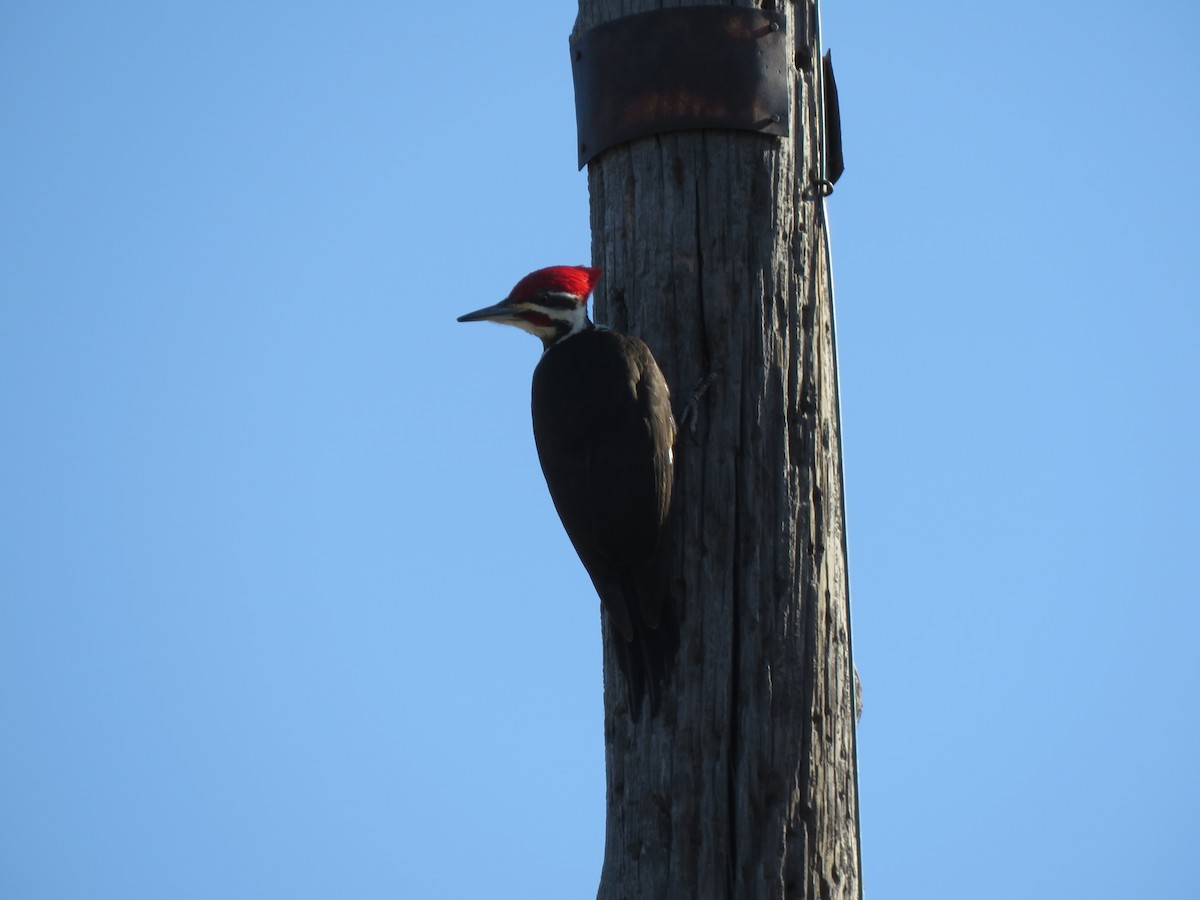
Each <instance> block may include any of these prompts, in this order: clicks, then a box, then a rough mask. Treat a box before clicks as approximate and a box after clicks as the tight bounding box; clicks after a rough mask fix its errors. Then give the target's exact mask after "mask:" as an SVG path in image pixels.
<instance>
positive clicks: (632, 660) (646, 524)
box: [458, 266, 677, 716]
mask: <svg viewBox="0 0 1200 900" xmlns="http://www.w3.org/2000/svg"><path fill="white" fill-rule="evenodd" d="M599 275H600V270H599V269H592V268H587V267H585V266H552V267H550V268H548V269H539V270H538V271H536V272H533V273H531V274H529V275H526V276H525V277H524V278H522V279H521V280H520V281H518V282H517V284H516V287H514V288H513V289H512V291H511V292H510V293H509V295H508V296H507V297H506V298H505V299H504V300H501V301H500V302H499V303H497V304H496V305H494V306H488V307H485V308H484V309H478V310H476V311H475V312H470V313H467V314H466V315H464V316H459V319H458V321H460V322H477V321H490V322H500V323H503V324H505V325H515V326H517V327H518V328H521V329H523V330H525V331H528V332H530V333H531V334H534V335H536V336H537V337H539V338H541V340H542V345H543V348H544V350H543V353H542V358H541V360H540V361H539V362H538V364H537V368H535V369H534V371H533V436H534V440H535V442H536V443H537V450H538V458H539V459H540V460H541V463H542V472H543V473H544V474H545V476H546V484H547V485H548V486H549V488H550V496H551V498H552V499H553V500H554V506H555V508H556V509H557V510H558V515H559V518H561V519H562V523H563V527H564V528H566V531H567V536H568V537H570V539H571V543H572V544H574V546H575V551H576V552H577V553H578V554H579V559H580V560H581V561H582V562H583V565H584V568H585V569H587V572H588V574H589V575H590V576H591V578H592V583H593V584H594V585H595V586H596V592H597V593H598V594H599V595H600V602H601V605H602V606H603V607H604V609H605V611H606V612H607V613H608V621H609V623H610V624H611V625H612V627H613V629H614V630H615V631H616V634H617V636H618V637H617V640H616V644H617V659H618V661H619V664H620V666H621V668H622V670H623V671H624V674H625V680H626V683H627V685H628V686H629V693H630V704H631V712H633V714H634V715H635V716H636V715H637V713H638V711H639V709H640V705H641V697H642V696H643V694H644V692H645V690H646V689H648V690H649V694H650V700H651V707H652V709H653V708H656V707H657V706H658V695H659V685H660V682H661V680H662V678H663V676H664V674H665V672H666V668H667V666H668V665H669V664H670V662H671V659H672V657H673V655H674V652H675V646H676V642H677V634H676V631H675V629H676V624H675V621H674V616H673V610H672V608H671V607H672V604H670V603H669V602H668V601H667V597H666V594H667V589H666V577H665V573H664V569H663V566H662V563H661V559H660V558H659V557H660V554H658V553H657V551H658V549H659V541H660V537H661V535H662V531H663V526H664V525H665V523H666V520H667V513H668V511H669V509H670V505H671V483H672V480H673V458H672V452H671V447H672V444H673V443H674V440H675V419H674V417H673V416H672V414H671V398H670V393H669V392H668V390H667V382H666V379H664V378H663V374H662V371H661V370H660V369H659V367H658V363H656V362H655V361H654V356H653V355H652V354H651V353H650V348H649V347H647V346H646V345H645V344H644V343H643V342H642V341H640V340H638V339H637V338H635V337H631V336H629V335H624V334H618V333H617V332H615V331H610V330H608V329H607V328H599V327H597V326H595V325H593V324H592V322H591V320H590V319H589V318H588V315H587V298H588V295H589V294H590V293H591V291H592V287H593V286H594V285H595V283H596V279H597V278H598V277H599Z"/></svg>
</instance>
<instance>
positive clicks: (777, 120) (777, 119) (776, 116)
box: [771, 113, 783, 125]
mask: <svg viewBox="0 0 1200 900" xmlns="http://www.w3.org/2000/svg"><path fill="white" fill-rule="evenodd" d="M771 121H772V122H774V123H775V124H776V125H778V124H779V123H780V122H782V121H783V116H781V115H780V114H779V113H772V114H771Z"/></svg>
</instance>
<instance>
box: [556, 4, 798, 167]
mask: <svg viewBox="0 0 1200 900" xmlns="http://www.w3.org/2000/svg"><path fill="white" fill-rule="evenodd" d="M784 23H785V20H784V17H783V15H782V14H781V13H778V12H770V11H766V10H760V9H747V8H745V7H734V6H683V7H675V8H673V9H663V10H658V11H655V12H647V13H639V14H637V15H633V16H624V17H622V18H619V19H614V20H612V21H611V22H606V23H604V24H603V25H597V26H596V27H595V28H591V29H589V30H587V31H585V32H584V33H583V34H581V35H580V36H579V37H578V38H576V39H575V40H574V41H572V43H571V70H572V74H573V75H574V77H575V119H576V124H577V127H578V133H579V168H581V169H582V168H583V167H584V166H585V165H587V163H588V162H589V161H590V160H592V159H594V158H595V157H596V156H597V155H598V154H600V153H603V152H604V151H605V150H607V149H609V148H610V147H613V146H615V145H617V144H621V143H624V142H625V141H631V140H633V139H634V138H639V137H646V136H648V135H652V134H661V133H663V132H666V131H684V130H690V129H695V128H731V129H737V130H742V131H756V132H758V133H760V134H772V135H786V134H788V112H789V102H788V71H787V52H786V51H787V46H786V44H785V43H784V30H783V29H784Z"/></svg>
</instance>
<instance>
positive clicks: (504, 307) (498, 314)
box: [458, 300, 514, 322]
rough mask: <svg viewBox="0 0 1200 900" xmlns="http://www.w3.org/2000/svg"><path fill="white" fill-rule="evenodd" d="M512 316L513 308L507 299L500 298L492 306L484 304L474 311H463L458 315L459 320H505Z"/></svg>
mask: <svg viewBox="0 0 1200 900" xmlns="http://www.w3.org/2000/svg"><path fill="white" fill-rule="evenodd" d="M512 318H514V314H513V308H512V307H511V306H509V305H508V301H507V300H501V301H500V302H499V303H497V304H495V305H493V306H485V307H484V308H483V309H477V310H475V312H469V313H465V314H464V315H461V316H459V317H458V321H460V322H489V321H490V322H505V321H507V320H509V319H512Z"/></svg>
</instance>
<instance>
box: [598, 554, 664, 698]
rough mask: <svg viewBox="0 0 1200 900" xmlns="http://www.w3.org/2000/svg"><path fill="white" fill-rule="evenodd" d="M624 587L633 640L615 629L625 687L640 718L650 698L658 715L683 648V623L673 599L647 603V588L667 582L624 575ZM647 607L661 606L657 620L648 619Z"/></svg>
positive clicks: (659, 586) (661, 598)
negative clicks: (681, 646) (677, 653)
mask: <svg viewBox="0 0 1200 900" xmlns="http://www.w3.org/2000/svg"><path fill="white" fill-rule="evenodd" d="M621 590H622V592H623V593H624V594H625V601H626V604H627V607H626V608H627V609H629V610H630V611H631V612H632V615H631V616H630V619H631V621H632V625H633V634H632V637H631V639H628V640H627V639H626V638H625V637H624V636H622V635H621V634H620V633H618V632H617V631H616V630H615V629H614V630H613V631H612V632H611V637H612V643H613V644H614V645H615V648H616V657H617V664H618V665H619V666H620V668H621V673H622V675H624V677H625V689H626V691H627V692H628V699H629V712H630V715H631V716H632V717H633V718H634V720H637V719H639V718H641V711H642V705H643V703H644V701H646V700H647V699H649V701H650V715H651V716H655V715H657V714H658V710H659V709H660V707H661V705H662V698H663V693H664V691H665V690H666V687H667V685H668V682H669V679H670V676H671V669H672V668H673V666H674V662H675V653H676V651H677V650H678V649H679V623H678V621H677V619H676V617H675V612H674V607H673V604H672V603H671V602H670V598H668V597H665V596H662V595H660V597H659V598H658V599H659V603H657V604H655V605H654V606H653V607H646V606H644V605H643V604H644V603H645V601H646V600H647V599H649V598H648V597H647V595H646V592H647V591H650V590H662V591H663V592H664V594H665V585H663V584H656V583H654V580H653V579H652V580H650V581H649V583H648V582H647V580H645V579H641V580H639V579H638V578H636V577H635V576H634V575H632V574H625V575H623V576H622V578H621ZM647 608H657V610H658V612H657V615H656V616H655V617H654V618H655V619H656V620H657V621H654V622H653V623H651V622H648V621H647V618H646V617H645V616H643V615H641V614H640V612H641V611H642V610H644V609H647Z"/></svg>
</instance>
